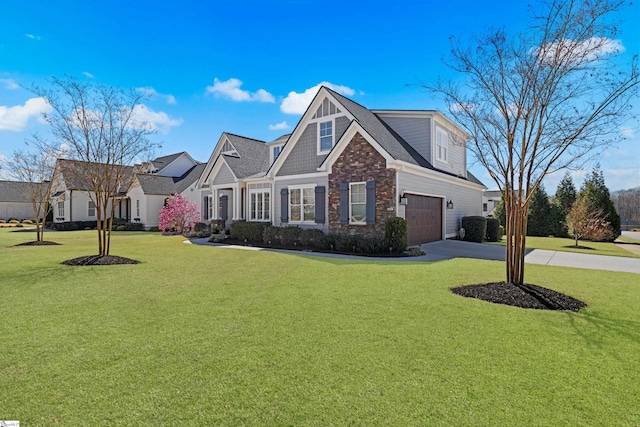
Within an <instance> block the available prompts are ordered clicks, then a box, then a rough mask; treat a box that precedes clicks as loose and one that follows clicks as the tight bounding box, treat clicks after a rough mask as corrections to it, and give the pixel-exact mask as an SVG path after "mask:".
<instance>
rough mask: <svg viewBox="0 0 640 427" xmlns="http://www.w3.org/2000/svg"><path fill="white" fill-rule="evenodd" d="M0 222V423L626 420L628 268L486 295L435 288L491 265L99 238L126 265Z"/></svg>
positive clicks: (532, 276) (635, 290) (90, 239)
mask: <svg viewBox="0 0 640 427" xmlns="http://www.w3.org/2000/svg"><path fill="white" fill-rule="evenodd" d="M31 237H32V234H30V233H15V232H11V231H10V230H0V260H1V264H0V269H1V271H0V277H2V282H1V285H0V286H1V287H2V295H3V304H2V306H1V308H0V318H1V319H2V322H1V323H0V336H2V351H1V352H0V408H1V409H0V412H1V414H0V418H1V419H14V420H20V421H21V423H22V424H23V425H29V426H40V425H42V426H46V425H54V424H55V425H61V426H62V425H68V426H76V425H91V426H99V425H114V424H119V425H142V426H145V425H258V426H264V425H296V426H297V425H321V426H330V425H367V426H376V425H385V426H388V425H403V426H405V425H407V426H409V425H432V424H435V425H593V424H618V425H636V424H638V423H640V407H639V406H638V404H637V396H638V395H640V371H639V370H638V369H636V368H635V367H636V366H637V363H638V354H640V322H639V321H638V317H637V313H638V311H640V287H639V286H638V276H637V275H634V274H630V273H613V272H599V271H585V270H579V269H568V268H566V269H565V268H557V267H548V266H534V265H527V267H526V268H527V272H526V276H527V281H528V282H530V283H535V284H538V285H542V286H546V287H549V288H552V289H555V290H557V291H560V292H564V293H567V294H570V295H572V296H574V297H576V298H579V299H581V300H583V301H585V302H586V303H587V304H589V307H588V308H587V309H585V310H583V311H581V312H579V313H566V312H544V311H533V310H523V309H517V308H514V307H509V306H500V305H494V304H490V303H486V302H483V301H479V300H473V299H466V298H462V297H459V296H456V295H453V294H452V293H451V292H450V291H449V288H450V287H453V286H457V285H462V284H471V283H483V282H488V281H494V280H501V279H502V277H503V274H504V273H503V270H504V264H503V263H502V262H495V261H481V260H469V259H456V260H449V261H443V262H437V263H413V262H373V261H366V262H365V261H353V260H335V259H326V258H314V257H307V256H303V255H288V254H278V253H271V252H253V251H243V250H238V249H225V248H212V247H201V246H194V245H186V244H183V243H182V240H183V239H182V238H181V237H162V236H160V235H158V234H155V233H153V234H152V233H118V234H116V235H114V236H113V243H112V248H113V249H112V254H113V255H120V256H126V257H130V258H134V259H137V260H139V261H141V264H138V265H123V266H107V267H66V266H63V265H60V262H61V261H63V260H66V259H70V258H74V257H77V256H81V255H88V254H93V253H95V252H96V251H95V248H96V245H97V241H96V237H95V231H93V232H90V231H78V232H57V233H46V234H45V238H46V239H47V240H53V241H56V242H58V243H62V245H61V246H47V247H25V246H21V247H13V245H15V244H17V243H20V242H24V241H27V240H29V239H30V238H31Z"/></svg>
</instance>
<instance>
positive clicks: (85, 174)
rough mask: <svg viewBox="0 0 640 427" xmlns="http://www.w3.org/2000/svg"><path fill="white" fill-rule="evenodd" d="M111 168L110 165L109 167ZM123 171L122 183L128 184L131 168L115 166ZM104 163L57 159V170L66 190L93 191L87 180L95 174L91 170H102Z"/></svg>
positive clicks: (131, 172)
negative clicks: (60, 174)
mask: <svg viewBox="0 0 640 427" xmlns="http://www.w3.org/2000/svg"><path fill="white" fill-rule="evenodd" d="M110 166H112V165H110ZM117 166H118V167H121V168H124V169H123V183H126V184H129V178H131V174H133V171H134V169H133V166H122V165H117ZM104 167H106V165H105V164H104V163H90V162H84V161H81V160H69V159H58V162H57V168H56V169H57V170H59V171H60V172H61V173H62V176H63V178H64V182H65V185H66V187H67V189H68V190H79V191H93V186H92V185H91V183H90V181H89V179H90V178H91V176H92V175H93V174H94V173H95V171H94V172H92V171H91V168H104Z"/></svg>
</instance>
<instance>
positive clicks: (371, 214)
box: [367, 181, 376, 224]
mask: <svg viewBox="0 0 640 427" xmlns="http://www.w3.org/2000/svg"><path fill="white" fill-rule="evenodd" d="M375 223H376V182H375V181H367V224H375Z"/></svg>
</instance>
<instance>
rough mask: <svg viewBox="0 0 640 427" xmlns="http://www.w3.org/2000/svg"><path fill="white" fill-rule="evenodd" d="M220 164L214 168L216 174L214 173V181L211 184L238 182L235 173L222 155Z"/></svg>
mask: <svg viewBox="0 0 640 427" xmlns="http://www.w3.org/2000/svg"><path fill="white" fill-rule="evenodd" d="M219 162H220V166H219V167H216V168H214V174H212V178H213V179H212V181H211V184H212V185H222V184H232V183H234V182H236V177H235V176H234V175H233V172H231V169H229V166H227V164H226V162H225V161H224V160H222V157H220V160H219Z"/></svg>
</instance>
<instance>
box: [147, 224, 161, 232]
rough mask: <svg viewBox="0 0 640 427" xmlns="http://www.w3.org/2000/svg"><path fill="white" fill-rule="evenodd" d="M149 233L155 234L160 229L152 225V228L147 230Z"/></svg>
mask: <svg viewBox="0 0 640 427" xmlns="http://www.w3.org/2000/svg"><path fill="white" fill-rule="evenodd" d="M149 231H151V232H154V233H157V232H158V231H160V229H159V228H158V226H156V225H154V226H153V227H151V228H149Z"/></svg>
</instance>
